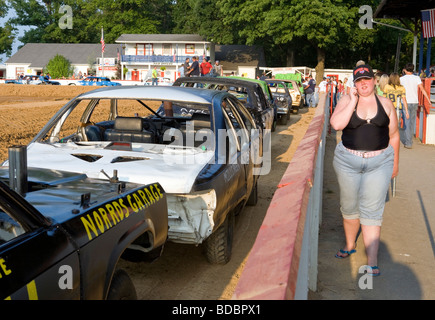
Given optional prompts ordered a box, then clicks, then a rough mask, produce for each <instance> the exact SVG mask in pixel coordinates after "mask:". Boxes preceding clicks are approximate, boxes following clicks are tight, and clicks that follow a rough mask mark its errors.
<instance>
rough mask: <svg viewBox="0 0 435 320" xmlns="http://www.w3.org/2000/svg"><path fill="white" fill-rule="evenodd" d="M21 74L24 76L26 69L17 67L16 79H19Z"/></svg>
mask: <svg viewBox="0 0 435 320" xmlns="http://www.w3.org/2000/svg"><path fill="white" fill-rule="evenodd" d="M21 74H22V75H24V67H16V68H15V77H16V78H18V77H19V76H20V75H21Z"/></svg>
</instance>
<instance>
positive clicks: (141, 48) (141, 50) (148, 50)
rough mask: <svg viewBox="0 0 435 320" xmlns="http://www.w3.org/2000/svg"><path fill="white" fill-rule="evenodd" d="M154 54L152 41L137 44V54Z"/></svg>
mask: <svg viewBox="0 0 435 320" xmlns="http://www.w3.org/2000/svg"><path fill="white" fill-rule="evenodd" d="M152 54H153V45H152V44H151V43H145V44H136V55H137V56H144V55H145V56H151V55H152Z"/></svg>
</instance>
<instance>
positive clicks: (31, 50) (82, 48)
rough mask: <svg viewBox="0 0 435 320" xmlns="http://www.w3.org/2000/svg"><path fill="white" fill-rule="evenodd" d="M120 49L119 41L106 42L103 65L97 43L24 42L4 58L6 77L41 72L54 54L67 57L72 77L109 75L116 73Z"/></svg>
mask: <svg viewBox="0 0 435 320" xmlns="http://www.w3.org/2000/svg"><path fill="white" fill-rule="evenodd" d="M120 50H121V46H120V45H119V44H106V47H105V50H104V62H105V63H104V68H103V65H102V64H101V62H102V61H103V60H102V52H101V44H100V43H98V44H94V43H27V44H25V45H24V46H23V47H22V48H20V49H19V50H18V51H17V52H16V53H15V54H14V55H13V56H12V57H10V58H9V59H8V60H6V62H5V65H6V78H7V79H16V78H17V77H18V76H19V75H20V74H29V75H30V74H32V75H37V74H41V73H42V72H43V70H44V68H45V66H46V65H47V64H48V62H49V61H50V60H51V59H52V58H53V57H54V56H56V55H57V54H59V55H61V56H64V57H65V58H66V59H68V60H69V62H70V63H71V66H72V67H73V68H74V75H75V77H77V75H78V74H79V72H81V73H82V74H95V75H97V76H102V75H104V76H106V77H109V78H112V77H115V75H116V71H117V66H116V64H117V62H118V53H119V55H120V52H121V51H120Z"/></svg>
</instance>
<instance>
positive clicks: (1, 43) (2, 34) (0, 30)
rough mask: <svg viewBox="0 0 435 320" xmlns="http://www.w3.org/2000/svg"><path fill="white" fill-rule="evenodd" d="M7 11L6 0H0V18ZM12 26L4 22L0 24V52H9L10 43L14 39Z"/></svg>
mask: <svg viewBox="0 0 435 320" xmlns="http://www.w3.org/2000/svg"><path fill="white" fill-rule="evenodd" d="M7 12H8V7H7V4H6V0H0V18H4V17H5V16H6V14H7ZM14 31H15V29H14V27H12V25H11V24H9V23H6V24H5V25H4V26H3V27H1V26H0V54H4V53H6V54H7V55H10V54H11V51H12V44H13V42H14V39H15V34H14Z"/></svg>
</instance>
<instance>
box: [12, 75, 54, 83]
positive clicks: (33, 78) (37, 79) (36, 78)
mask: <svg viewBox="0 0 435 320" xmlns="http://www.w3.org/2000/svg"><path fill="white" fill-rule="evenodd" d="M5 83H9V84H34V85H44V84H45V85H56V86H58V85H60V82H58V81H52V80H50V79H49V78H48V77H45V76H41V75H26V76H24V77H22V78H18V79H13V80H5Z"/></svg>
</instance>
